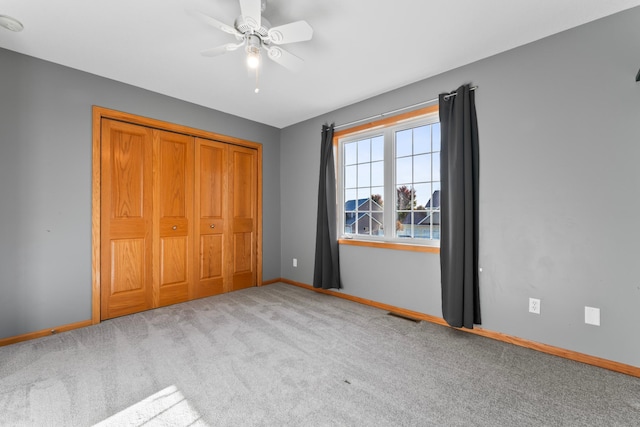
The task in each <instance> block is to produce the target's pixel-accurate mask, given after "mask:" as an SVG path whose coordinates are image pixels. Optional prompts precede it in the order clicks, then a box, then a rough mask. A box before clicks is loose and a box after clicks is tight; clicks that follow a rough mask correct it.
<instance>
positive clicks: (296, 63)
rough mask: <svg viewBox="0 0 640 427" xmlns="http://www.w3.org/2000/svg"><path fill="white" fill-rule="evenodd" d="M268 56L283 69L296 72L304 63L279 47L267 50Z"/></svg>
mask: <svg viewBox="0 0 640 427" xmlns="http://www.w3.org/2000/svg"><path fill="white" fill-rule="evenodd" d="M267 53H268V56H269V58H270V59H271V60H273V61H274V62H277V63H278V64H280V65H282V66H283V67H285V68H287V69H289V70H291V71H294V72H297V71H300V70H301V69H302V67H303V66H304V61H303V60H302V59H300V58H298V57H297V56H295V55H293V54H291V53H289V52H287V51H286V50H283V49H282V48H280V47H277V46H273V47H270V48H269V49H268V50H267Z"/></svg>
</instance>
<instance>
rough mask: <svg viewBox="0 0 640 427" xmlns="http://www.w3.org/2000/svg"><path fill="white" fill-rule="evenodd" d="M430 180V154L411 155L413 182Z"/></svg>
mask: <svg viewBox="0 0 640 427" xmlns="http://www.w3.org/2000/svg"><path fill="white" fill-rule="evenodd" d="M426 181H431V154H421V155H419V156H414V157H413V182H426Z"/></svg>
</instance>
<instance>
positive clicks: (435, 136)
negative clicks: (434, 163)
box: [431, 123, 440, 151]
mask: <svg viewBox="0 0 640 427" xmlns="http://www.w3.org/2000/svg"><path fill="white" fill-rule="evenodd" d="M431 141H433V151H440V123H434V124H432V125H431Z"/></svg>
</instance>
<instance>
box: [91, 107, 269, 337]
mask: <svg viewBox="0 0 640 427" xmlns="http://www.w3.org/2000/svg"><path fill="white" fill-rule="evenodd" d="M103 118H104V119H111V120H118V121H122V122H127V123H132V124H136V125H142V126H147V127H150V128H153V129H158V130H164V131H169V132H175V133H181V134H184V135H189V136H193V137H198V138H203V139H209V140H212V141H218V142H224V143H227V144H233V145H239V146H242V147H247V148H252V149H255V150H256V151H257V154H258V165H257V166H258V170H257V174H258V194H257V230H256V231H257V235H256V246H257V248H256V254H257V255H256V276H257V277H256V285H257V286H261V285H262V144H260V143H257V142H252V141H246V140H244V139H240V138H235V137H232V136H227V135H222V134H218V133H215V132H209V131H205V130H201V129H195V128H192V127H189V126H183V125H178V124H175V123H170V122H165V121H162V120H156V119H151V118H148V117H143V116H137V115H135V114H130V113H125V112H122V111H117V110H111V109H108V108H104V107H99V106H96V105H94V106H93V111H92V120H93V122H92V159H91V161H92V172H91V181H92V184H91V323H92V324H94V325H95V324H97V323H100V290H101V283H100V256H101V254H100V244H101V238H100V209H101V206H100V200H101V187H102V182H101V165H100V163H101V162H100V160H101V155H100V152H101V150H100V148H101V122H102V119H103Z"/></svg>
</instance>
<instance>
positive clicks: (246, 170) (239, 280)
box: [229, 145, 258, 291]
mask: <svg viewBox="0 0 640 427" xmlns="http://www.w3.org/2000/svg"><path fill="white" fill-rule="evenodd" d="M257 162H258V153H257V151H256V150H254V149H251V148H245V147H239V146H235V145H230V146H229V169H230V170H229V202H230V204H231V206H230V209H229V215H230V218H229V220H230V237H231V242H232V243H231V245H232V246H231V256H232V259H231V262H230V265H231V273H230V274H231V284H230V285H231V286H230V290H232V291H235V290H238V289H244V288H248V287H251V286H255V285H256V280H257V271H256V265H257V262H256V253H257V252H256V251H257V247H256V231H257V212H258V210H257V200H258V199H257V194H258V173H257V171H258V163H257Z"/></svg>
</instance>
